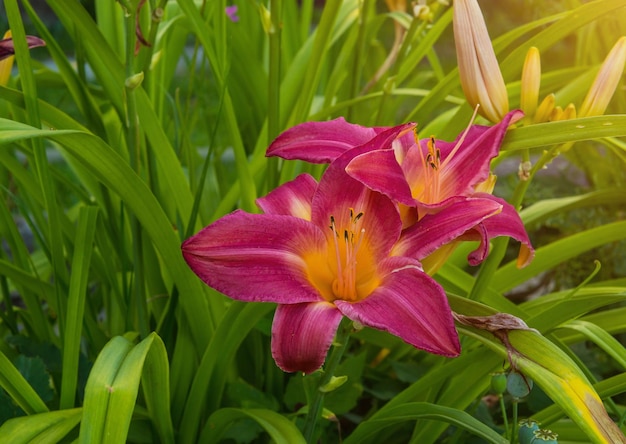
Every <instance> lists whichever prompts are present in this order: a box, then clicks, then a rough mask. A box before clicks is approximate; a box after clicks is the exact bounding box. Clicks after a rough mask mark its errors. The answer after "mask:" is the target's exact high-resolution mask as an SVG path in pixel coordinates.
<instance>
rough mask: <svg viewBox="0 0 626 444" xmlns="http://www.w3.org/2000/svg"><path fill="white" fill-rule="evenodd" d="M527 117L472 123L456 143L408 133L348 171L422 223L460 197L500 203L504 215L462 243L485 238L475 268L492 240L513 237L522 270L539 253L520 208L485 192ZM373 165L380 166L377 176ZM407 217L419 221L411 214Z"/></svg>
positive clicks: (515, 115)
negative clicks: (512, 133)
mask: <svg viewBox="0 0 626 444" xmlns="http://www.w3.org/2000/svg"><path fill="white" fill-rule="evenodd" d="M522 117H523V113H522V112H521V111H519V110H515V111H511V112H510V113H508V114H507V115H506V116H504V118H503V119H502V121H501V122H500V123H498V124H496V125H494V126H482V125H472V126H470V127H469V128H468V129H467V130H466V131H465V132H464V133H462V134H461V135H459V136H458V137H457V139H456V140H455V141H454V142H445V141H441V140H435V139H434V138H430V139H425V140H419V141H416V138H415V137H414V136H413V135H412V134H405V135H403V136H401V137H399V138H398V139H397V140H396V141H395V143H394V148H393V149H392V150H389V149H381V150H374V151H370V152H368V153H364V154H361V155H359V156H356V157H355V158H354V159H353V160H352V161H351V162H350V163H349V164H348V166H347V168H346V170H347V172H348V174H350V175H351V176H352V177H354V178H355V179H357V180H359V181H361V182H362V183H364V184H365V185H367V186H368V187H369V188H371V189H373V190H375V191H379V192H381V193H383V194H385V195H387V196H389V197H390V198H391V199H393V200H395V201H397V202H399V203H401V204H404V205H406V206H408V207H409V208H413V207H414V208H416V209H417V216H416V217H417V219H420V218H422V217H424V216H425V215H427V214H431V213H436V212H438V211H440V209H441V208H445V207H447V206H449V205H451V204H453V203H454V202H457V201H458V199H459V197H461V198H468V199H469V198H472V199H481V200H490V201H494V202H497V203H498V204H500V205H501V206H502V211H501V212H500V213H498V214H496V215H494V216H493V217H490V218H489V219H486V220H485V221H483V222H481V225H480V226H477V227H474V228H473V229H472V230H471V231H469V232H468V233H466V234H465V235H464V236H463V237H462V238H459V239H458V240H480V246H479V247H478V249H477V250H476V251H474V252H472V253H471V254H470V256H469V257H468V260H469V262H470V264H471V265H477V264H479V263H480V262H482V261H483V260H484V259H485V257H486V256H487V253H488V248H489V240H490V239H492V238H493V237H497V236H509V237H512V238H514V239H516V240H518V241H519V242H521V243H522V247H521V250H520V255H519V258H518V266H524V265H527V264H528V263H529V262H530V261H531V260H532V258H533V255H534V250H533V248H532V245H531V243H530V239H529V238H528V234H527V233H526V230H525V228H524V225H523V223H522V221H521V219H520V217H519V215H518V213H517V211H516V209H515V208H514V207H513V206H512V205H510V204H509V203H507V202H506V201H504V200H502V199H499V198H497V197H495V196H493V195H491V194H490V193H485V192H482V189H483V188H484V186H483V185H484V184H485V183H486V182H489V181H490V180H491V178H490V169H489V167H490V163H491V160H492V159H493V158H494V157H496V156H497V154H498V151H499V149H500V145H501V143H502V140H503V139H504V135H505V133H506V130H507V128H508V127H509V125H511V124H512V123H515V122H516V121H518V120H520V119H521V118H522ZM372 165H376V172H375V173H374V174H372V173H371V170H372ZM487 188H489V187H487ZM405 214H408V215H409V216H408V217H413V218H414V217H415V216H413V215H412V213H410V212H406V213H405ZM405 225H406V223H405Z"/></svg>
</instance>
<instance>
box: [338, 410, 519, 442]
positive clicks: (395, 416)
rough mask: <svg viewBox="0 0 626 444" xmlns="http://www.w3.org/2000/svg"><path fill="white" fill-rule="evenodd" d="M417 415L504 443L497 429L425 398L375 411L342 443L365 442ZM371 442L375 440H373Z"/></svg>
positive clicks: (491, 440) (415, 417) (413, 419)
mask: <svg viewBox="0 0 626 444" xmlns="http://www.w3.org/2000/svg"><path fill="white" fill-rule="evenodd" d="M418 419H430V420H435V421H443V422H445V423H447V424H451V425H455V426H457V427H460V428H462V429H465V430H467V431H468V432H470V433H472V434H473V435H475V436H477V437H480V438H482V439H484V440H486V441H487V442H490V443H494V444H506V443H508V440H506V439H504V438H503V437H502V436H500V435H499V434H498V433H497V432H495V431H494V430H492V429H490V428H489V427H488V426H486V425H485V424H483V423H482V422H480V421H478V420H477V419H476V418H474V417H472V416H471V415H469V414H468V413H466V412H464V411H461V410H457V409H454V408H450V407H446V406H443V405H437V404H431V403H428V402H409V403H406V404H400V405H397V406H394V407H392V408H390V409H387V410H386V411H385V413H384V414H383V415H377V416H376V419H370V420H368V421H365V422H364V423H363V424H362V425H361V426H360V427H359V428H358V429H357V432H355V433H353V434H351V435H350V436H349V437H348V438H347V439H345V440H344V441H343V442H344V443H345V444H357V443H362V442H365V441H366V440H368V441H370V442H371V439H372V438H373V437H375V435H376V433H377V432H378V431H380V430H381V429H383V428H385V427H389V426H391V425H395V424H397V423H400V422H405V421H415V420H418ZM373 442H376V441H375V440H374V441H373Z"/></svg>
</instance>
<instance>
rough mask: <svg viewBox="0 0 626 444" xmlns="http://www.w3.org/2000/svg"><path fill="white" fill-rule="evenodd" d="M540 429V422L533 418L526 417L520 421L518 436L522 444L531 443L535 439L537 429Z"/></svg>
mask: <svg viewBox="0 0 626 444" xmlns="http://www.w3.org/2000/svg"><path fill="white" fill-rule="evenodd" d="M536 430H539V423H538V422H537V421H535V420H533V419H524V420H522V421H520V422H519V429H518V431H517V438H518V440H519V442H520V444H530V443H531V442H532V440H533V439H535V431H536Z"/></svg>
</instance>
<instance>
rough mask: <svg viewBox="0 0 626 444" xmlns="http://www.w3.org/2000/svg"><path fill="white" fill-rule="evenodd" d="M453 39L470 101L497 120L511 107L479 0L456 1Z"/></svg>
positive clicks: (484, 113)
mask: <svg viewBox="0 0 626 444" xmlns="http://www.w3.org/2000/svg"><path fill="white" fill-rule="evenodd" d="M453 25H454V41H455V46H456V55H457V60H458V64H459V75H460V77H461V86H462V87H463V92H464V93H465V97H466V98H467V101H468V102H469V104H470V105H471V106H472V107H473V108H475V107H476V105H480V108H479V110H478V112H479V113H480V114H481V115H482V116H483V117H485V118H486V119H488V120H490V121H491V122H494V123H497V122H500V121H501V120H502V118H503V117H504V115H505V114H506V113H507V112H508V111H509V98H508V95H507V91H506V85H505V84H504V79H503V78H502V73H501V72H500V67H499V66H498V60H497V59H496V54H495V52H494V51H493V46H492V45H491V40H490V38H489V33H488V32H487V26H486V25H485V20H484V18H483V16H482V13H481V11H480V7H479V6H478V2H477V1H476V0H457V1H455V2H454V16H453Z"/></svg>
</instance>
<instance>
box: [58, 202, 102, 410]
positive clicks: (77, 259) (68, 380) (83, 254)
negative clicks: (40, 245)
mask: <svg viewBox="0 0 626 444" xmlns="http://www.w3.org/2000/svg"><path fill="white" fill-rule="evenodd" d="M97 216H98V208H97V207H94V206H87V207H81V209H80V213H79V216H78V226H77V227H76V238H75V240H74V254H73V256H72V268H71V270H72V274H71V278H70V288H69V295H68V301H67V325H66V330H65V336H64V338H63V349H62V350H63V374H62V379H61V395H60V400H59V407H60V408H61V409H69V408H71V407H73V406H74V401H75V399H76V385H77V380H78V358H79V356H80V342H81V338H82V325H83V317H84V313H85V298H86V297H87V279H88V278H89V268H90V266H91V253H92V251H93V240H94V234H95V231H96V222H97Z"/></svg>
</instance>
